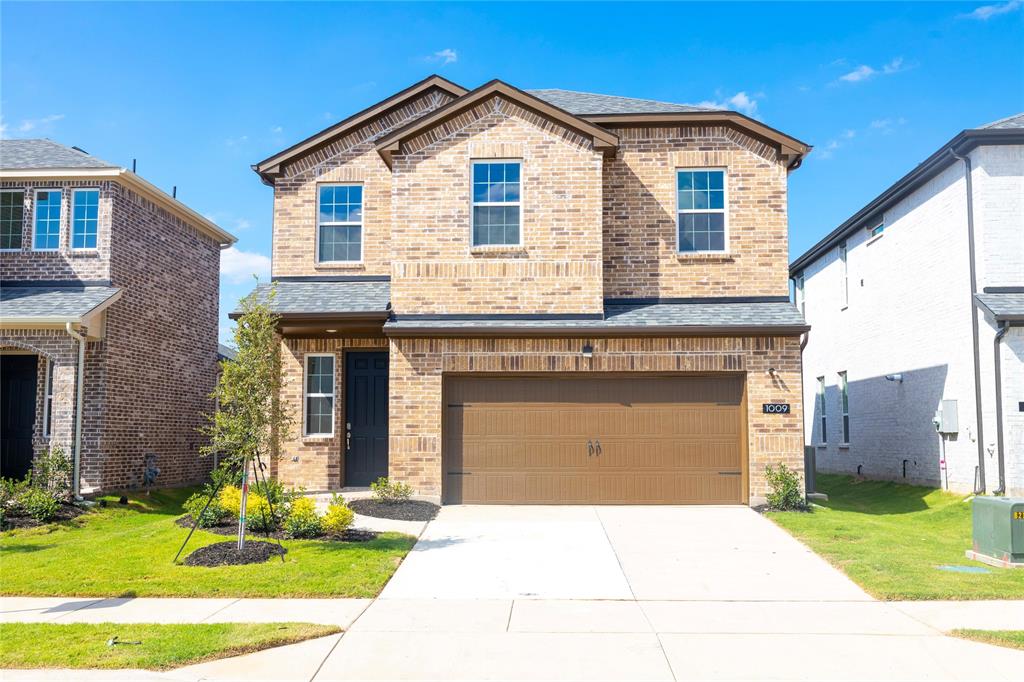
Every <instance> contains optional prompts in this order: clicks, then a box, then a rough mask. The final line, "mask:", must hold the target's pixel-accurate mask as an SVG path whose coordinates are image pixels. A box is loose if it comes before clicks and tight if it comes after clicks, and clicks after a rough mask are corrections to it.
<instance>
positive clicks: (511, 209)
mask: <svg viewBox="0 0 1024 682" xmlns="http://www.w3.org/2000/svg"><path fill="white" fill-rule="evenodd" d="M520 170H521V164H520V163H519V162H518V161H474V162H473V246H491V245H503V246H519V245H520V244H521V241H520V237H521V234H520V233H521V230H520V211H519V209H520V203H519V198H520V188H521V184H520V179H519V178H520Z"/></svg>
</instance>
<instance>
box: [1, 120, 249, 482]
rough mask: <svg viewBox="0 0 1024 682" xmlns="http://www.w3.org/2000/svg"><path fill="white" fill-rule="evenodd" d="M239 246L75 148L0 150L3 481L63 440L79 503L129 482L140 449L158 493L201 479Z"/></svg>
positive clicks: (136, 475) (137, 473) (36, 145)
mask: <svg viewBox="0 0 1024 682" xmlns="http://www.w3.org/2000/svg"><path fill="white" fill-rule="evenodd" d="M234 241H235V240H234V237H232V236H231V235H230V234H228V233H227V232H225V231H223V230H221V229H220V228H219V227H217V226H216V225H214V224H213V223H211V222H210V221H209V220H207V219H206V218H204V217H202V216H200V215H199V214H198V213H196V212H195V211H193V210H191V209H190V208H188V207H187V206H185V205H184V204H183V203H181V202H179V201H177V200H176V199H174V198H172V197H170V196H168V195H167V194H165V193H164V192H162V191H160V190H159V189H157V188H156V187H154V186H153V185H151V184H149V183H148V182H146V181H145V180H143V179H142V178H140V177H139V176H137V175H135V174H134V173H132V172H130V171H127V170H124V169H122V168H119V167H117V166H114V165H112V164H109V163H107V162H105V161H102V160H100V159H98V158H96V157H94V156H90V155H89V154H86V153H85V152H82V151H81V150H78V149H76V148H73V147H66V146H64V145H61V144H58V143H56V142H52V141H50V140H3V141H0V361H2V363H3V367H2V371H0V383H2V396H0V398H2V403H3V405H2V409H0V412H2V414H3V423H2V424H0V430H2V445H3V450H2V462H0V468H2V472H0V475H2V476H4V477H16V478H20V477H22V476H24V475H25V474H26V473H27V472H28V470H29V469H30V467H31V462H32V457H33V456H34V455H35V454H38V453H39V452H40V451H42V450H44V449H46V448H49V447H56V446H59V447H61V448H63V450H64V452H66V453H68V455H69V456H71V457H73V458H74V460H75V462H76V465H75V466H76V481H75V484H76V490H77V491H78V492H81V493H94V492H97V491H101V490H110V489H117V488H125V487H131V486H136V485H139V484H140V483H142V482H143V475H144V471H145V469H146V466H147V461H146V456H147V455H150V454H153V455H156V459H155V462H154V463H155V466H156V467H157V468H159V470H160V474H159V477H158V479H157V481H158V482H159V483H160V484H165V485H172V484H177V483H182V482H187V481H194V480H197V479H199V478H201V477H202V475H203V474H204V473H205V472H206V470H207V469H208V468H209V462H207V461H206V460H205V459H201V458H200V457H199V452H198V447H199V445H200V443H201V436H200V434H199V433H197V431H196V428H197V427H198V426H200V425H201V424H202V422H203V414H204V413H205V412H208V411H209V410H210V408H211V405H210V401H209V395H210V393H211V391H212V390H213V386H214V382H215V380H216V370H217V367H216V362H217V326H218V324H217V317H218V311H217V306H218V293H219V272H220V250H221V249H222V248H224V247H225V246H228V245H230V244H232V243H233V242H234ZM83 367H84V370H83ZM76 455H78V456H76Z"/></svg>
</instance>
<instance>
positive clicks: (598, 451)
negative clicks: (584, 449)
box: [597, 441, 601, 457]
mask: <svg viewBox="0 0 1024 682" xmlns="http://www.w3.org/2000/svg"><path fill="white" fill-rule="evenodd" d="M597 456H598V457H600V456H601V441H597Z"/></svg>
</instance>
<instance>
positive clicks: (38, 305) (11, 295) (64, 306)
mask: <svg viewBox="0 0 1024 682" xmlns="http://www.w3.org/2000/svg"><path fill="white" fill-rule="evenodd" d="M120 294H121V290H120V289H118V288H117V287H112V286H108V285H97V286H17V284H15V285H14V286H8V285H7V284H6V283H5V284H4V285H3V286H0V323H2V324H3V325H4V326H7V327H10V326H13V325H21V324H25V325H29V326H32V325H40V324H63V323H66V322H72V323H79V322H82V321H83V319H84V318H85V317H86V316H88V315H91V314H94V313H98V312H100V311H101V310H103V309H104V308H106V307H107V306H109V305H110V304H111V303H113V302H114V301H116V300H117V299H118V297H119V296H120Z"/></svg>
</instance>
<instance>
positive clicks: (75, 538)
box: [0, 488, 415, 597]
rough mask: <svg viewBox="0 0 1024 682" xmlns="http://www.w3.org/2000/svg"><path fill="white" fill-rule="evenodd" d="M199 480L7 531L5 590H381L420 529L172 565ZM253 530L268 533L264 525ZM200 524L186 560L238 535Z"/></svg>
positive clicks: (140, 593) (287, 543) (2, 537)
mask: <svg viewBox="0 0 1024 682" xmlns="http://www.w3.org/2000/svg"><path fill="white" fill-rule="evenodd" d="M192 492H194V489H185V488H179V489H167V490H156V491H153V493H152V494H151V495H149V496H147V495H145V494H143V493H137V494H131V495H129V504H128V505H126V506H122V505H120V504H118V502H117V496H111V497H107V498H105V499H106V500H107V504H108V506H107V507H106V508H100V507H98V506H97V507H96V508H95V509H94V510H93V511H91V512H89V513H87V514H83V515H82V516H79V517H78V518H76V519H73V520H71V521H67V522H63V523H58V524H50V525H48V526H44V527H40V528H32V529H24V530H14V531H7V532H5V533H2V534H0V575H2V576H3V578H2V580H0V594H2V595H21V596H54V597H65V596H67V597H71V596H82V597H92V596H100V597H373V596H376V595H377V594H378V593H379V592H380V591H381V589H383V587H384V585H385V584H386V583H387V581H388V580H389V579H390V578H391V575H392V574H393V573H394V572H395V569H396V568H398V564H399V563H401V561H402V558H403V557H405V555H406V554H407V553H408V552H409V550H410V549H411V548H412V546H413V544H414V543H415V538H412V537H410V536H408V535H402V534H400V533H383V534H381V535H380V536H379V537H377V538H376V539H375V540H371V541H369V542H326V541H321V540H284V541H282V543H283V545H284V547H285V548H286V549H287V550H288V553H287V554H286V555H285V560H284V562H283V563H282V562H281V560H280V559H278V558H274V559H272V560H270V561H268V562H266V563H263V564H252V565H248V566H221V567H217V568H203V567H193V566H183V565H178V564H173V563H172V559H173V558H174V554H175V553H176V552H177V551H178V547H179V546H181V543H182V541H184V539H185V536H186V535H188V529H186V528H182V527H180V526H178V525H176V524H175V523H174V520H175V519H176V518H177V517H178V516H180V515H181V514H182V513H183V512H182V509H181V503H182V502H184V501H185V499H186V498H188V496H189V495H190V494H191V493H192ZM250 537H251V538H252V539H254V540H255V539H260V538H259V536H258V535H257V534H255V533H253V534H250ZM230 539H231V538H230V537H228V538H225V537H224V536H222V535H215V534H213V533H209V532H206V531H203V530H197V531H196V533H195V535H193V536H192V540H191V541H190V542H189V545H188V547H186V549H185V551H184V552H183V553H182V559H183V558H184V557H185V556H186V555H188V553H190V552H192V551H194V550H196V549H198V548H199V547H201V546H204V545H208V544H211V543H214V542H223V541H224V540H230Z"/></svg>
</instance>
